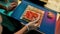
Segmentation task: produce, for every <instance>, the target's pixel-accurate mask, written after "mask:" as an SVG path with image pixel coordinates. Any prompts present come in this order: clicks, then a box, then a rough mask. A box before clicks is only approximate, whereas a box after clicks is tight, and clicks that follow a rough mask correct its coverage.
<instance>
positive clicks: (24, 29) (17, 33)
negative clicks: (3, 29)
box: [14, 26, 28, 34]
mask: <svg viewBox="0 0 60 34" xmlns="http://www.w3.org/2000/svg"><path fill="white" fill-rule="evenodd" d="M27 29H28V28H27V26H24V27H23V28H22V29H21V30H19V31H18V32H16V33H14V34H23V33H24V32H25V31H26V30H27Z"/></svg>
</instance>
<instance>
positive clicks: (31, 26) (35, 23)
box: [26, 15, 40, 29]
mask: <svg viewBox="0 0 60 34" xmlns="http://www.w3.org/2000/svg"><path fill="white" fill-rule="evenodd" d="M39 21H40V15H39V16H38V17H37V18H36V20H34V21H32V22H29V23H28V24H26V26H27V27H28V29H36V28H37V27H39V25H40V22H39Z"/></svg>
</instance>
